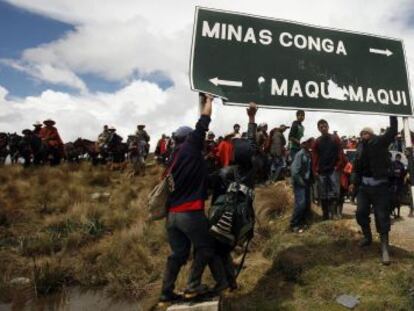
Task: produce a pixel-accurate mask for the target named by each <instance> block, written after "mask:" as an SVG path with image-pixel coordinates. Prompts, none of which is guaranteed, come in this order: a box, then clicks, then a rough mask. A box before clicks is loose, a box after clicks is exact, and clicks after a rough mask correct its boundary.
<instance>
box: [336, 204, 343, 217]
mask: <svg viewBox="0 0 414 311" xmlns="http://www.w3.org/2000/svg"><path fill="white" fill-rule="evenodd" d="M343 209H344V205H343V203H339V204H338V205H337V214H338V218H339V219H342V211H343Z"/></svg>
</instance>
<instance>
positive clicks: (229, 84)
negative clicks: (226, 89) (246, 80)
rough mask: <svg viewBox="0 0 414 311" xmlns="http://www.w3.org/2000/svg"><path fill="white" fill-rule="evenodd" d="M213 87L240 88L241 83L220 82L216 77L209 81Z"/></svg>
mask: <svg viewBox="0 0 414 311" xmlns="http://www.w3.org/2000/svg"><path fill="white" fill-rule="evenodd" d="M209 81H210V82H211V83H213V84H214V85H215V86H217V85H225V86H235V87H242V86H243V82H242V81H230V80H220V79H219V78H218V77H215V78H213V79H210V80H209Z"/></svg>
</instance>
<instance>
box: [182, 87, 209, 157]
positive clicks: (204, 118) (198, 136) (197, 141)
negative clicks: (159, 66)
mask: <svg viewBox="0 0 414 311" xmlns="http://www.w3.org/2000/svg"><path fill="white" fill-rule="evenodd" d="M212 104H213V96H211V95H209V94H203V93H200V118H199V119H198V121H197V124H196V127H195V130H194V131H192V132H191V133H190V135H189V137H188V139H187V141H188V143H189V144H190V145H192V146H193V147H194V148H197V149H199V150H200V151H202V150H203V148H204V140H205V138H206V132H207V131H208V126H209V124H210V121H211V119H210V116H211V113H212Z"/></svg>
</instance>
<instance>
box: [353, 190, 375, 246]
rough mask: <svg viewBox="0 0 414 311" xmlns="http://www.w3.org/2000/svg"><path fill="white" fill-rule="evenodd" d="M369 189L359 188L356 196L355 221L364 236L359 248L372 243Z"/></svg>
mask: <svg viewBox="0 0 414 311" xmlns="http://www.w3.org/2000/svg"><path fill="white" fill-rule="evenodd" d="M368 188H369V187H367V186H360V187H359V190H358V196H357V211H356V220H357V223H358V225H360V227H361V230H362V233H363V234H364V238H363V240H361V242H360V243H359V245H360V246H367V245H369V244H371V242H372V233H371V227H370V221H371V220H370V217H369V215H370V211H371V202H370V197H369V189H368Z"/></svg>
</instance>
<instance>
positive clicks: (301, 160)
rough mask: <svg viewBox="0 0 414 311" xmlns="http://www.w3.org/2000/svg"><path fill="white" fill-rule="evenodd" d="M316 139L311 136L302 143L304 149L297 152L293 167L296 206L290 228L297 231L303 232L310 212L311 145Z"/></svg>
mask: <svg viewBox="0 0 414 311" xmlns="http://www.w3.org/2000/svg"><path fill="white" fill-rule="evenodd" d="M313 141H314V139H313V138H312V137H309V138H307V139H305V140H304V141H303V142H302V143H301V146H302V149H301V150H300V151H299V152H298V153H296V155H295V158H294V159H293V162H292V165H291V167H290V169H291V175H292V184H293V192H294V195H295V207H294V210H293V214H292V218H291V220H290V228H291V230H292V231H293V232H295V233H301V232H302V231H303V227H304V225H305V221H306V216H307V214H309V213H310V208H311V201H310V185H311V180H312V160H311V153H310V150H311V147H312V144H313Z"/></svg>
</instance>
